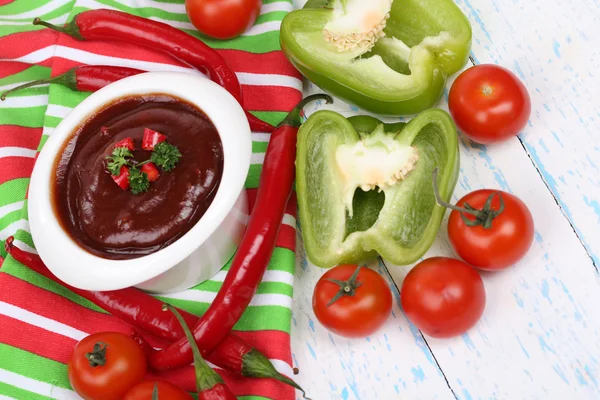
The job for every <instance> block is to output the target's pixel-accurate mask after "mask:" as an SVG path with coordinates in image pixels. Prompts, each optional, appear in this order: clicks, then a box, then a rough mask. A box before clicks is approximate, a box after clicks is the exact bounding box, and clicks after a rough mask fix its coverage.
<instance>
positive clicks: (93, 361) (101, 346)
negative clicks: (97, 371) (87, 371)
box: [85, 342, 108, 367]
mask: <svg viewBox="0 0 600 400" xmlns="http://www.w3.org/2000/svg"><path fill="white" fill-rule="evenodd" d="M107 347H108V345H107V344H106V343H103V342H98V343H96V344H95V345H94V348H93V350H92V351H91V352H90V353H85V358H87V359H88V361H89V362H90V366H91V367H98V366H100V367H101V366H103V365H104V364H106V348H107Z"/></svg>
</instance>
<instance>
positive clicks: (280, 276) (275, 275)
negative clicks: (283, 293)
mask: <svg viewBox="0 0 600 400" xmlns="http://www.w3.org/2000/svg"><path fill="white" fill-rule="evenodd" d="M226 276H227V271H219V272H218V273H217V274H216V275H215V276H213V277H212V278H210V280H211V281H214V282H223V281H225V277H226ZM262 282H281V283H285V284H287V285H290V286H292V285H293V284H294V275H293V274H290V273H289V272H286V271H266V272H265V275H264V276H263V279H262Z"/></svg>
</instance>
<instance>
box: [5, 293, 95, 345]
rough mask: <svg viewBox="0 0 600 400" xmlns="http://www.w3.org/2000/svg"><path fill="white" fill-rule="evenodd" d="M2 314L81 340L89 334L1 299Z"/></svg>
mask: <svg viewBox="0 0 600 400" xmlns="http://www.w3.org/2000/svg"><path fill="white" fill-rule="evenodd" d="M0 314H3V315H6V316H8V317H11V318H14V319H16V320H19V321H22V322H25V323H27V324H29V325H33V326H37V327H38V328H42V329H45V330H47V331H49V332H54V333H58V334H59V335H63V336H66V337H68V338H71V339H74V340H77V341H80V340H81V339H83V338H84V337H86V336H87V335H88V334H87V333H85V332H82V331H80V330H79V329H75V328H73V327H71V326H68V325H65V324H63V323H60V322H58V321H55V320H53V319H50V318H46V317H43V316H41V315H39V314H35V313H32V312H31V311H28V310H26V309H24V308H21V307H17V306H14V305H12V304H8V303H5V302H3V301H0Z"/></svg>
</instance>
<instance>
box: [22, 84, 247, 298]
mask: <svg viewBox="0 0 600 400" xmlns="http://www.w3.org/2000/svg"><path fill="white" fill-rule="evenodd" d="M148 93H164V94H169V95H173V96H176V97H178V98H181V99H183V100H185V101H187V102H189V103H191V104H194V105H195V106H196V107H198V108H199V109H200V110H202V111H203V112H204V113H205V114H206V115H207V116H208V117H209V118H210V119H211V121H212V122H213V123H214V124H215V127H216V128H217V131H218V132H219V135H220V137H221V141H222V143H223V157H224V168H223V176H222V180H221V183H220V185H219V189H218V191H217V193H216V195H215V198H214V200H213V202H212V203H211V205H210V207H209V208H208V210H207V211H206V213H205V214H204V215H203V216H202V218H200V220H199V221H198V222H197V223H196V225H195V226H194V227H193V228H192V229H191V230H190V231H189V232H188V233H186V234H185V235H184V236H182V237H181V238H179V239H178V240H177V241H175V242H174V243H172V244H171V245H170V246H167V247H166V248H164V249H162V250H160V251H158V252H156V253H153V254H150V255H147V256H143V257H140V258H135V259H131V260H108V259H104V258H101V257H97V256H95V255H93V254H91V253H89V252H87V251H85V250H84V249H82V248H81V247H80V246H79V245H78V244H77V243H76V242H75V241H73V239H71V237H70V236H69V235H68V234H67V233H66V232H65V231H64V230H63V228H62V227H61V225H60V223H59V221H58V219H57V217H56V215H55V213H54V209H53V206H52V203H51V197H50V195H51V185H52V179H51V178H52V177H53V175H54V173H55V171H54V166H55V162H56V160H57V157H58V156H59V152H61V150H62V148H63V144H64V143H65V140H67V139H68V138H70V137H71V135H72V133H73V132H74V131H75V129H76V128H77V127H78V126H80V125H81V124H82V123H84V122H85V121H86V120H87V119H88V118H89V117H90V116H92V115H93V114H94V112H96V111H97V110H98V109H100V108H102V107H104V106H106V105H108V104H109V103H111V102H113V101H114V100H116V99H119V98H122V97H126V96H130V95H140V94H148ZM251 154H252V139H251V136H250V127H249V125H248V122H247V120H246V117H245V115H244V111H243V110H242V108H241V106H240V105H239V103H238V102H237V101H236V100H235V99H234V98H233V96H231V95H230V94H229V93H228V92H227V91H226V90H225V89H223V88H222V87H221V86H219V85H217V84H216V83H214V82H212V81H210V80H208V79H206V78H204V77H201V76H196V75H191V74H186V73H175V72H150V73H144V74H140V75H136V76H132V77H129V78H126V79H123V80H121V81H118V82H116V83H113V84H111V85H109V86H107V87H105V88H103V89H101V90H99V91H98V92H96V93H94V94H92V95H91V96H89V97H88V98H87V99H86V100H84V101H83V102H82V103H81V104H79V105H78V106H77V107H76V108H74V109H73V110H72V111H71V113H70V114H69V115H68V116H67V117H66V118H65V119H64V120H63V121H62V122H61V123H60V124H59V125H58V127H57V128H56V129H55V130H54V133H53V134H52V136H51V137H50V138H49V139H48V141H47V142H46V144H45V145H44V147H43V149H42V151H41V153H40V154H39V157H38V159H37V162H36V164H35V168H34V170H33V175H32V177H31V186H30V190H29V220H30V225H31V234H32V236H33V241H34V243H35V246H36V248H37V251H38V253H39V255H40V257H41V258H42V260H43V261H44V263H45V264H46V265H47V266H48V268H49V269H50V270H51V271H52V272H53V273H54V274H55V275H56V276H57V277H58V278H59V279H61V280H62V281H64V282H65V283H67V284H69V285H72V286H75V287H77V288H80V289H86V290H98V291H105V290H116V289H122V288H125V287H129V286H136V287H138V288H141V289H144V290H147V291H151V292H156V293H165V292H173V291H179V290H184V289H187V288H190V287H192V286H194V285H196V284H198V283H200V282H202V281H205V280H207V279H209V278H210V277H212V276H213V275H214V274H216V273H217V272H218V271H219V270H220V269H221V268H222V267H223V266H224V265H225V263H226V262H227V261H228V260H229V259H230V258H231V257H232V255H233V253H234V252H235V250H236V249H237V246H238V245H239V242H240V240H241V237H242V235H243V232H244V230H245V227H246V221H247V214H248V209H247V208H248V206H247V199H246V191H245V190H244V182H245V180H246V176H247V174H248V169H249V168H250V157H251Z"/></svg>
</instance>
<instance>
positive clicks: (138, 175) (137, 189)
mask: <svg viewBox="0 0 600 400" xmlns="http://www.w3.org/2000/svg"><path fill="white" fill-rule="evenodd" d="M129 189H131V193H133V194H140V193H142V192H147V191H148V189H150V181H149V180H148V174H146V173H145V172H142V171H141V170H140V169H139V168H131V169H130V170H129Z"/></svg>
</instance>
